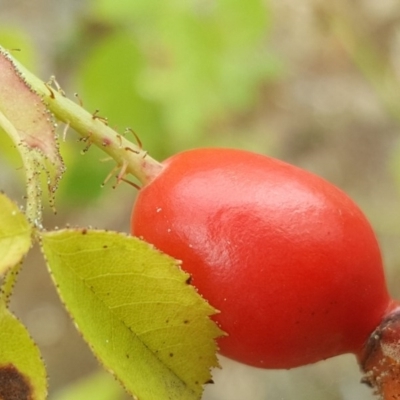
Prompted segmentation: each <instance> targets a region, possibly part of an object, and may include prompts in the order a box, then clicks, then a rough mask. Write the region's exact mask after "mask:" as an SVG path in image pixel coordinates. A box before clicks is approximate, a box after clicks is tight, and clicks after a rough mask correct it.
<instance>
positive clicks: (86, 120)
mask: <svg viewBox="0 0 400 400" xmlns="http://www.w3.org/2000/svg"><path fill="white" fill-rule="evenodd" d="M14 62H15V65H16V67H17V68H18V69H19V71H20V72H21V73H22V76H23V77H24V79H25V81H26V83H27V84H28V85H29V86H30V87H31V88H32V89H33V90H34V91H35V92H36V93H38V94H39V95H40V96H41V97H42V98H43V100H44V102H45V103H46V105H47V106H48V108H49V110H50V111H51V112H52V113H53V114H54V115H55V116H56V118H57V119H58V120H60V121H62V122H64V123H66V124H67V125H69V126H70V127H71V128H73V129H74V130H75V131H76V132H78V133H79V134H80V135H81V136H82V137H84V138H86V140H88V141H89V143H90V144H94V145H96V146H97V147H99V148H101V149H102V150H103V151H105V152H106V153H107V154H108V155H109V156H110V157H112V158H113V159H114V160H115V161H116V162H117V165H118V166H120V167H121V168H122V169H123V172H124V173H130V174H132V175H133V176H135V177H136V178H137V179H138V180H139V181H140V182H141V183H142V184H143V185H145V184H147V183H148V182H150V181H151V180H152V179H153V178H154V177H156V176H157V175H158V174H159V173H160V172H161V170H162V168H163V167H162V164H161V163H159V162H158V161H156V160H155V159H153V158H152V157H150V156H149V155H148V154H147V153H146V152H145V151H143V150H142V149H141V148H139V147H138V146H137V145H135V144H133V143H132V142H130V141H129V140H127V139H126V138H125V137H123V136H121V135H120V134H118V133H117V132H115V131H114V130H113V129H111V128H110V127H109V126H108V125H107V124H106V122H105V121H104V120H103V119H102V118H99V117H97V116H96V115H94V114H90V113H89V112H87V111H86V110H85V109H83V108H82V107H81V106H80V105H78V104H76V103H75V102H73V101H71V100H69V99H68V98H66V97H65V96H64V95H63V94H61V93H60V92H59V91H58V90H57V89H53V88H51V87H50V86H49V85H47V84H45V83H44V82H43V81H42V80H40V79H39V78H37V77H36V76H35V75H33V74H32V73H31V72H30V71H28V70H27V69H26V68H25V67H24V66H22V65H21V64H19V63H18V62H17V61H15V60H14Z"/></svg>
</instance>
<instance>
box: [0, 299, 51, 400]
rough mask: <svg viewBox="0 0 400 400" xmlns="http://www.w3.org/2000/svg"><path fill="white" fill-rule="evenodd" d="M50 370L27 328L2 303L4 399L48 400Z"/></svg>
mask: <svg viewBox="0 0 400 400" xmlns="http://www.w3.org/2000/svg"><path fill="white" fill-rule="evenodd" d="M46 396H47V377H46V369H45V366H44V364H43V361H42V359H41V356H40V353H39V350H38V348H37V346H36V344H35V343H34V342H33V341H32V339H31V337H30V336H29V333H28V331H27V330H26V328H25V327H24V326H23V325H22V324H21V323H20V322H19V321H18V320H17V319H16V318H15V317H14V315H12V314H11V313H10V312H9V311H8V309H7V308H6V307H5V306H4V304H3V303H1V306H0V399H2V400H14V399H29V400H45V399H46Z"/></svg>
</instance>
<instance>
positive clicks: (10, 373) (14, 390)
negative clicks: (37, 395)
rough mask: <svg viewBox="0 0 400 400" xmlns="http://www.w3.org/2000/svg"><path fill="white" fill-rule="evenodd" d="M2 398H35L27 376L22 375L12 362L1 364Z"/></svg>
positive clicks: (0, 392) (20, 399)
mask: <svg viewBox="0 0 400 400" xmlns="http://www.w3.org/2000/svg"><path fill="white" fill-rule="evenodd" d="M0 399H1V400H32V399H33V390H32V387H31V385H30V383H29V381H28V380H27V379H26V376H24V375H22V374H21V373H20V372H19V371H18V370H17V369H16V368H15V367H14V366H13V365H11V364H8V365H2V366H0Z"/></svg>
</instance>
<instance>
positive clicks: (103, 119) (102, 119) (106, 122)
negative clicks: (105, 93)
mask: <svg viewBox="0 0 400 400" xmlns="http://www.w3.org/2000/svg"><path fill="white" fill-rule="evenodd" d="M99 111H100V110H95V112H94V113H93V114H92V119H98V120H99V121H101V122H103V124H105V125H108V120H107V118H105V117H101V116H100V115H97V114H98V112H99Z"/></svg>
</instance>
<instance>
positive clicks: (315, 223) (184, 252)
mask: <svg viewBox="0 0 400 400" xmlns="http://www.w3.org/2000/svg"><path fill="white" fill-rule="evenodd" d="M131 226H132V233H133V234H135V235H137V236H140V237H143V238H144V239H145V240H146V241H148V242H150V243H152V244H154V245H155V246H156V247H157V248H159V249H160V250H162V251H164V252H165V253H167V254H170V255H171V256H173V257H175V258H177V259H180V260H182V261H183V264H182V268H183V269H184V270H185V271H188V272H189V273H190V274H192V284H193V285H194V286H196V287H197V288H198V290H199V292H200V293H201V294H202V295H203V296H204V297H205V298H206V299H208V300H209V302H210V303H211V304H212V305H213V306H214V307H216V308H217V309H219V310H220V311H221V313H220V314H218V315H217V316H216V318H215V320H216V321H217V322H218V323H219V324H220V326H221V328H222V329H223V330H224V331H225V332H227V333H228V335H229V336H228V337H224V338H222V339H220V341H219V346H220V351H221V353H222V354H223V355H226V356H228V357H230V358H233V359H236V360H238V361H240V362H243V363H246V364H250V365H254V366H257V367H264V368H291V367H295V366H298V365H304V364H308V363H312V362H315V361H318V360H321V359H325V358H329V357H332V356H335V355H338V354H342V353H347V352H353V353H357V354H358V353H359V352H360V351H361V348H362V347H363V346H364V344H365V342H366V340H367V338H368V336H369V334H370V333H371V332H372V331H373V330H374V329H375V328H376V327H377V326H378V324H379V322H380V320H381V319H382V316H383V315H384V313H385V311H387V309H388V308H389V307H390V299H389V296H388V293H387V290H386V285H385V279H384V274H383V269H382V262H381V255H380V250H379V247H378V244H377V241H376V238H375V235H374V233H373V231H372V229H371V227H370V224H369V223H368V221H367V220H366V218H365V217H364V215H363V213H362V212H361V211H360V209H359V208H358V207H357V206H356V205H355V204H354V202H353V201H352V200H350V199H349V197H348V196H347V195H345V194H344V193H343V192H342V191H341V190H339V189H338V188H336V187H335V186H333V185H331V184H330V183H328V182H326V181H325V180H323V179H321V178H319V177H317V176H315V175H313V174H311V173H309V172H306V171H304V170H301V169H299V168H297V167H294V166H292V165H289V164H286V163H284V162H281V161H278V160H275V159H272V158H269V157H265V156H262V155H258V154H254V153H250V152H246V151H239V150H229V149H197V150H191V151H186V152H183V153H180V154H177V155H175V156H173V157H171V158H169V159H168V160H166V161H165V162H164V169H163V170H162V172H161V173H160V174H159V175H158V176H157V177H156V178H155V179H153V180H152V181H151V182H150V183H149V184H148V185H146V186H145V187H144V188H143V189H141V190H140V192H139V195H138V198H137V200H136V203H135V205H134V209H133V213H132V220H131Z"/></svg>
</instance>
